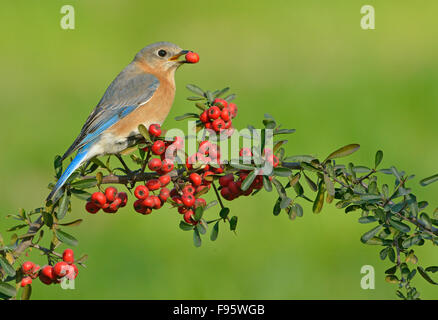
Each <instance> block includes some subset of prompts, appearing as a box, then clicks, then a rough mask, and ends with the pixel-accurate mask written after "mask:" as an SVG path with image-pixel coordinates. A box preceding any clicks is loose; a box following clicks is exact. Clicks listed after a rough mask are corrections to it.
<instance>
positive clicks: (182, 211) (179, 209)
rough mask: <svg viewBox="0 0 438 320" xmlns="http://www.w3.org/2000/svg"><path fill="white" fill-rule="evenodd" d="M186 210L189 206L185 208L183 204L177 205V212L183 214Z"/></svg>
mask: <svg viewBox="0 0 438 320" xmlns="http://www.w3.org/2000/svg"><path fill="white" fill-rule="evenodd" d="M188 210H189V208H187V207H185V206H181V207H178V212H179V213H180V214H184V213H186V212H187V211H188Z"/></svg>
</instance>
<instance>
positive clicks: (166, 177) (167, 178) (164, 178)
mask: <svg viewBox="0 0 438 320" xmlns="http://www.w3.org/2000/svg"><path fill="white" fill-rule="evenodd" d="M158 180H159V181H160V185H161V186H162V187H165V186H167V185H168V184H169V182H170V180H171V178H170V176H169V175H168V174H165V175H164V176H161V177H159V178H158Z"/></svg>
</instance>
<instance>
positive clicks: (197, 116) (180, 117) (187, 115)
mask: <svg viewBox="0 0 438 320" xmlns="http://www.w3.org/2000/svg"><path fill="white" fill-rule="evenodd" d="M190 118H195V119H198V118H199V114H197V113H185V114H183V115H181V116H178V117H175V120H176V121H181V120H184V119H190Z"/></svg>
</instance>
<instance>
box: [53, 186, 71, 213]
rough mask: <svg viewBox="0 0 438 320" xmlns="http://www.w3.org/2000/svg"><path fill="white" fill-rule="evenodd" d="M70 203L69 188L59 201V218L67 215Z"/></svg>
mask: <svg viewBox="0 0 438 320" xmlns="http://www.w3.org/2000/svg"><path fill="white" fill-rule="evenodd" d="M69 204H70V194H69V192H68V191H67V190H65V192H64V196H63V197H62V199H61V201H60V202H59V209H58V213H57V215H56V216H57V217H58V219H59V220H62V219H63V218H64V217H65V214H66V213H67V210H68V205H69Z"/></svg>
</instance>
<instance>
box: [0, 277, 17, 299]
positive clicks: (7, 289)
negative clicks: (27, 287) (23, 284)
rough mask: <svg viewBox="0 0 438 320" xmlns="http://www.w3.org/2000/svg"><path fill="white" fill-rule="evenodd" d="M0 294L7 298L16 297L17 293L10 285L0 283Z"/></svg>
mask: <svg viewBox="0 0 438 320" xmlns="http://www.w3.org/2000/svg"><path fill="white" fill-rule="evenodd" d="M0 293H1V294H4V295H5V296H7V297H15V295H16V294H17V291H16V290H15V288H14V287H13V286H11V285H10V284H9V283H6V282H2V281H0Z"/></svg>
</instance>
